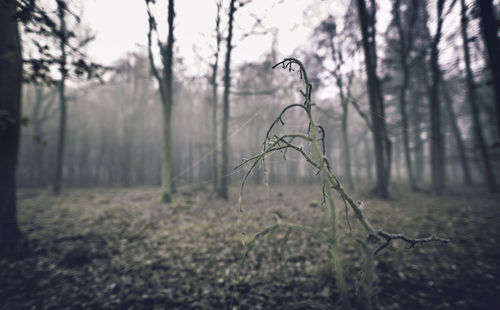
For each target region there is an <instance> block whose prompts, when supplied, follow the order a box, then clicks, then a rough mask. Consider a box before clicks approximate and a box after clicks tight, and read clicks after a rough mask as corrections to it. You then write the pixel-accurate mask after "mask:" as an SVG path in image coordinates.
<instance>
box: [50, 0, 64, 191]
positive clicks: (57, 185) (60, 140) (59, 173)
mask: <svg viewBox="0 0 500 310" xmlns="http://www.w3.org/2000/svg"><path fill="white" fill-rule="evenodd" d="M57 13H58V17H59V22H60V28H59V31H60V33H59V36H60V37H59V40H60V41H59V47H60V49H61V59H60V64H61V66H60V68H59V71H60V72H61V80H60V81H59V88H58V96H59V132H58V137H57V153H56V167H55V168H56V171H55V173H54V184H53V192H54V195H56V196H58V195H59V194H60V193H61V182H62V178H63V167H64V146H65V140H66V118H67V111H66V98H65V94H64V93H65V83H66V75H67V71H66V40H67V38H66V21H65V19H64V18H65V15H66V11H65V7H64V5H63V4H62V3H59V2H58V7H57Z"/></svg>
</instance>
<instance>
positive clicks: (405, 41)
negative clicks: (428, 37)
mask: <svg viewBox="0 0 500 310" xmlns="http://www.w3.org/2000/svg"><path fill="white" fill-rule="evenodd" d="M418 3H419V1H418V0H411V2H410V3H407V4H408V5H407V8H406V14H405V15H406V16H408V15H409V18H406V19H407V20H408V24H406V25H403V22H402V20H401V0H396V1H395V2H394V8H393V14H394V23H395V25H396V28H397V33H398V36H399V45H400V46H399V61H400V64H401V69H402V71H403V81H402V82H401V88H400V92H399V102H400V109H401V123H402V128H401V129H402V134H403V148H404V156H405V162H406V171H407V173H408V179H409V182H410V188H411V189H412V190H416V189H417V184H416V181H415V176H414V174H413V164H412V159H411V152H410V141H409V140H410V139H409V137H408V131H409V122H408V115H407V108H406V106H407V100H406V94H407V90H408V85H409V82H410V66H409V63H408V58H409V55H410V53H411V51H412V49H413V31H414V26H415V21H416V19H417V15H418V14H417V13H418Z"/></svg>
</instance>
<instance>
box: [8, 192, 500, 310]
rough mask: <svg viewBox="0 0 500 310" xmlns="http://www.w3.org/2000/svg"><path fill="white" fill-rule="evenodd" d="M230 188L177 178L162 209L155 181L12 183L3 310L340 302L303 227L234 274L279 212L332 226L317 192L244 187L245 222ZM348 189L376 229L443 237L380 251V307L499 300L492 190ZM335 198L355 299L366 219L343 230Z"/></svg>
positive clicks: (499, 213) (286, 218)
mask: <svg viewBox="0 0 500 310" xmlns="http://www.w3.org/2000/svg"><path fill="white" fill-rule="evenodd" d="M238 191H239V189H238V188H237V187H236V186H235V187H234V188H231V191H230V199H229V200H228V201H223V200H219V199H217V198H216V197H215V195H214V194H213V193H212V192H211V191H209V190H208V189H207V188H197V189H196V190H193V189H192V188H191V189H190V190H189V191H188V190H183V189H182V188H181V189H179V192H178V193H177V194H176V195H175V200H174V202H173V203H172V204H170V205H162V204H160V203H159V202H158V190H157V189H153V188H132V189H69V190H66V191H65V192H64V193H63V194H62V195H61V196H60V197H57V198H56V197H53V196H51V195H50V194H49V193H48V192H42V191H33V190H21V191H20V192H19V205H18V212H19V223H20V227H21V229H22V231H23V233H24V238H23V239H22V240H21V242H20V244H19V246H18V247H17V248H16V249H14V250H12V251H10V252H9V253H8V255H7V257H4V258H2V259H0V283H1V286H0V308H1V309H61V308H63V309H64V308H67V309H101V308H106V309H228V308H229V307H230V305H231V306H232V309H239V310H240V309H335V307H336V305H335V302H336V300H337V296H338V295H337V289H336V285H335V281H334V276H333V274H332V272H331V266H330V265H329V251H328V246H327V245H326V244H323V243H322V242H321V241H320V240H318V239H315V238H314V237H313V236H310V235H307V234H303V233H299V232H294V233H292V234H291V235H290V236H289V240H288V242H287V243H286V250H284V253H281V251H280V249H281V248H282V243H281V242H280V240H281V238H283V237H284V235H285V233H286V232H284V231H278V232H276V233H274V234H272V235H270V236H268V237H267V238H262V239H261V240H260V241H259V242H258V243H257V245H256V246H255V248H254V249H253V250H252V251H251V252H250V255H249V257H248V259H247V261H246V265H245V267H243V268H242V270H241V272H240V276H239V278H238V280H237V278H236V277H235V273H236V271H237V269H238V264H239V262H240V259H241V257H242V255H243V253H244V252H245V247H244V246H243V243H242V238H243V239H245V238H246V239H247V240H248V238H249V237H248V236H252V235H253V234H255V233H256V232H258V231H260V230H261V229H263V228H265V227H267V226H269V225H272V224H273V223H276V221H277V220H278V218H279V220H281V221H283V222H287V223H298V224H302V225H306V226H310V227H313V228H315V229H318V230H321V231H325V232H326V231H328V213H327V210H326V208H322V207H320V201H321V188H320V187H318V186H312V185H305V186H299V185H290V186H272V187H270V188H266V187H258V186H249V187H248V188H247V190H246V192H245V197H244V199H243V208H244V212H243V213H242V217H241V219H240V222H239V223H240V225H239V224H238V219H237V217H238ZM355 197H356V199H361V200H363V201H364V202H365V203H366V205H367V207H366V209H365V210H366V214H367V216H368V217H369V218H370V219H371V220H372V223H373V224H374V225H375V226H376V228H383V229H384V230H386V231H389V232H403V233H405V234H407V235H409V236H410V235H411V236H426V235H432V234H437V235H439V236H442V237H446V238H450V239H451V243H449V244H445V245H442V244H426V245H424V246H417V247H415V248H411V249H408V248H407V246H406V245H405V244H403V243H401V242H393V243H391V245H390V246H389V247H387V248H385V249H384V250H383V251H382V252H380V253H379V254H378V255H377V257H376V271H377V282H376V283H377V285H376V289H375V292H374V293H375V296H374V304H375V308H376V309H500V297H499V296H500V273H499V271H500V240H499V237H500V234H499V233H500V196H499V195H491V194H488V193H486V192H485V191H484V190H482V189H479V188H476V189H465V188H458V189H453V190H452V191H448V192H447V193H445V194H443V195H441V196H436V195H432V194H428V193H409V192H406V191H398V190H394V189H393V190H392V198H391V199H390V200H387V201H384V200H379V199H375V198H373V197H370V196H369V195H368V194H366V193H363V192H356V193H355ZM337 206H338V207H339V208H342V209H339V210H341V212H339V214H340V215H341V216H340V217H339V218H340V222H341V223H340V226H341V228H340V231H341V234H340V240H341V247H342V256H343V260H344V262H345V268H346V274H347V280H348V282H349V284H350V285H351V287H352V289H351V292H350V293H351V296H352V301H353V304H354V302H355V300H356V291H357V285H358V283H359V279H360V277H361V275H360V268H361V265H362V259H361V254H360V248H359V246H358V243H357V242H356V236H361V235H358V234H357V231H360V228H361V227H359V224H357V223H356V221H355V220H354V218H353V216H352V212H350V213H349V218H350V220H349V222H350V225H351V226H352V231H353V232H352V234H351V233H349V228H348V224H347V220H346V217H345V213H344V210H343V205H342V203H341V202H340V201H339V202H338V204H337ZM241 230H242V231H245V232H247V234H246V235H245V236H242V235H241V233H240V231H241ZM281 254H283V255H281Z"/></svg>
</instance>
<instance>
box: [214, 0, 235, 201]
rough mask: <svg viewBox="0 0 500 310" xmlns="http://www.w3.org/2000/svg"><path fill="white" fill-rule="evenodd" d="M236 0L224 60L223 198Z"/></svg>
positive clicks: (226, 178) (222, 194)
mask: <svg viewBox="0 0 500 310" xmlns="http://www.w3.org/2000/svg"><path fill="white" fill-rule="evenodd" d="M235 4H236V1H235V0H231V3H230V5H229V22H228V35H227V39H226V59H225V62H224V97H223V116H222V137H221V139H222V142H221V143H222V163H221V168H222V170H221V181H220V188H219V192H218V196H219V197H220V198H223V199H227V198H228V193H227V186H228V183H229V176H227V174H228V164H229V163H228V161H229V141H228V129H229V92H230V88H231V51H232V49H233V46H232V40H233V19H234V13H235V11H236V7H235Z"/></svg>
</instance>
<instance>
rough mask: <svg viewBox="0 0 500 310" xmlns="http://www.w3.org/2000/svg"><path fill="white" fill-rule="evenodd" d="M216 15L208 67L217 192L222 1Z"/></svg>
mask: <svg viewBox="0 0 500 310" xmlns="http://www.w3.org/2000/svg"><path fill="white" fill-rule="evenodd" d="M216 5H217V15H216V18H215V41H216V45H215V52H214V62H213V63H212V64H211V65H210V66H211V68H212V75H211V76H210V85H211V86H212V124H211V127H212V149H213V151H212V155H211V160H210V162H211V165H212V178H213V179H214V189H215V190H216V191H217V190H218V184H219V182H218V166H217V104H218V101H219V98H218V86H219V84H218V83H217V72H218V69H219V54H220V47H221V42H222V34H221V29H220V20H221V8H222V1H220V0H218V1H217V4H216Z"/></svg>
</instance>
